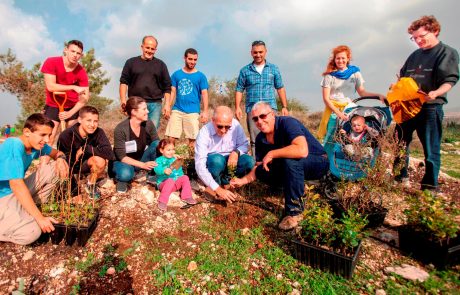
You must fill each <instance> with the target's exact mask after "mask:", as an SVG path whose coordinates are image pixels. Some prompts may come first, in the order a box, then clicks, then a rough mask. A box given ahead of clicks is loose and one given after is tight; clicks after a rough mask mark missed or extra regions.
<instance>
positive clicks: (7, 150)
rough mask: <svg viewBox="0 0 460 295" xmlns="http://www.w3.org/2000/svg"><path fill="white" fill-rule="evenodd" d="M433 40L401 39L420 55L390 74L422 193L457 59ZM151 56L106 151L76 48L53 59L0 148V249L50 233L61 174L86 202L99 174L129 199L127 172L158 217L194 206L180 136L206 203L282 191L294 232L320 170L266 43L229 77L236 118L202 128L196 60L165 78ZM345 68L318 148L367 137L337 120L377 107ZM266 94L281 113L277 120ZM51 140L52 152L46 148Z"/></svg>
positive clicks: (334, 67)
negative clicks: (405, 83)
mask: <svg viewBox="0 0 460 295" xmlns="http://www.w3.org/2000/svg"><path fill="white" fill-rule="evenodd" d="M439 32H440V25H439V23H438V21H437V20H436V19H435V18H434V17H433V16H423V17H422V18H420V19H418V20H416V21H414V22H413V23H412V24H411V25H410V27H409V29H408V33H409V34H410V35H411V39H412V40H413V41H415V42H416V43H417V45H418V46H419V49H418V50H416V51H415V52H414V53H413V54H411V55H410V56H409V58H408V59H407V61H406V62H405V64H404V66H403V67H402V68H401V71H400V77H412V78H413V79H415V80H416V81H417V83H418V84H419V86H420V88H421V90H422V91H424V92H425V93H426V95H427V99H428V101H427V102H426V103H425V104H424V106H423V108H422V111H421V112H420V113H419V114H418V115H417V116H416V117H414V118H413V119H410V120H409V121H407V122H404V123H403V124H401V126H400V128H401V130H402V132H400V134H399V136H400V139H401V140H403V141H404V143H405V144H406V147H407V150H408V146H409V144H410V142H411V139H412V133H413V131H414V130H416V131H417V133H418V135H419V137H420V139H421V141H422V145H423V148H424V152H425V162H426V172H425V176H424V178H423V179H422V188H430V189H437V186H438V182H437V177H438V173H439V168H440V158H439V156H440V140H441V132H442V118H443V113H442V106H443V104H445V103H447V99H446V93H447V92H448V91H449V90H450V89H451V88H452V87H453V86H454V85H455V83H456V82H457V81H458V77H459V71H458V54H457V52H456V51H455V50H454V49H452V48H451V47H449V46H447V45H445V44H443V43H442V42H440V41H439V39H438V36H439ZM157 47H158V40H157V39H156V38H155V37H153V36H146V37H144V38H143V39H142V44H141V51H142V54H141V55H140V56H137V57H133V58H130V59H128V60H127V61H126V63H125V65H124V67H123V71H122V74H121V77H120V87H119V94H120V103H121V108H122V111H123V112H124V113H125V114H126V115H127V119H126V120H124V121H122V122H120V123H119V124H118V125H117V126H116V128H115V131H114V143H113V148H112V147H111V145H110V142H109V140H108V138H107V136H106V134H105V133H104V131H103V130H102V129H101V128H99V127H98V123H99V114H98V110H97V109H95V108H94V107H91V106H88V105H87V104H88V100H89V97H90V94H89V87H88V86H89V84H88V77H87V74H86V72H85V70H84V68H83V67H82V66H81V65H80V64H79V63H78V62H79V60H80V58H81V56H82V54H83V44H82V43H81V42H80V41H77V40H72V41H70V42H68V43H67V45H66V47H65V49H64V55H63V56H60V57H51V58H48V59H47V60H46V61H45V63H44V64H43V67H42V72H43V73H44V77H45V85H46V106H45V110H44V114H33V115H31V116H30V117H29V118H28V119H27V120H26V122H25V125H24V129H23V134H22V135H21V136H20V137H19V138H10V139H8V140H7V141H5V142H4V143H3V144H2V145H0V241H11V242H15V243H19V244H28V243H31V242H33V241H34V240H35V239H37V238H38V236H39V235H40V233H41V232H42V231H43V232H49V231H52V230H53V229H54V228H53V222H54V220H53V219H52V218H48V217H44V216H43V215H42V214H41V212H40V211H39V210H38V208H37V206H36V204H35V203H39V202H43V201H44V199H45V198H46V196H47V194H48V193H49V191H50V189H51V188H52V186H53V184H55V183H56V181H57V179H58V177H67V176H68V175H69V174H70V175H72V174H79V175H80V174H82V175H86V174H87V175H88V178H87V186H86V188H87V192H88V194H89V196H90V197H92V198H98V197H99V195H100V193H99V191H98V188H97V181H98V179H100V178H102V177H104V173H105V171H106V170H108V172H109V175H111V176H112V177H113V178H114V179H115V180H116V190H117V191H118V192H120V193H124V192H126V191H127V190H128V188H129V183H130V182H131V181H132V180H133V179H134V177H135V175H136V173H137V172H139V171H146V172H147V182H148V183H150V184H153V185H156V186H157V187H158V188H159V190H160V197H159V200H158V208H159V209H160V210H166V209H167V203H168V199H169V195H170V194H171V192H173V191H177V190H181V194H180V195H181V199H182V200H183V201H184V202H185V203H188V204H196V200H194V199H193V197H192V193H191V185H190V179H189V177H188V176H187V175H184V172H183V170H182V167H181V166H182V165H181V159H180V157H178V156H177V155H176V154H175V143H176V141H177V139H179V138H180V137H181V135H182V131H184V133H185V138H186V139H187V141H188V145H189V147H190V148H193V149H194V155H195V156H194V157H195V168H196V172H197V174H198V177H199V179H200V180H201V182H202V183H203V184H204V185H205V187H206V191H207V192H208V194H210V195H211V196H213V197H214V198H216V199H220V200H223V201H226V202H233V201H235V200H236V195H235V194H234V192H233V191H232V190H231V188H235V187H240V186H243V185H245V184H248V183H250V182H252V181H255V180H256V179H257V180H259V181H262V182H265V183H267V184H269V185H270V186H272V187H276V188H277V189H282V191H283V194H284V199H285V217H284V218H283V219H282V220H281V222H280V223H279V228H280V229H284V230H289V229H292V228H294V227H296V226H297V225H298V222H299V221H300V219H301V218H302V211H303V202H302V196H303V195H304V189H305V188H304V181H305V180H316V179H320V178H322V177H323V176H324V175H325V174H326V173H327V172H328V170H329V161H328V157H327V153H326V150H325V148H324V147H323V145H322V144H321V143H320V142H319V141H318V140H317V139H316V138H315V136H313V135H312V133H311V132H310V131H309V130H308V129H307V128H306V127H305V126H304V125H303V124H302V123H301V122H300V121H299V120H297V119H295V118H293V117H291V116H289V112H288V101H287V99H286V91H285V88H284V84H283V81H282V77H281V73H280V70H279V68H278V67H277V66H276V65H274V64H272V63H269V62H268V61H267V60H266V54H267V48H266V45H265V43H264V42H263V41H254V42H253V43H252V45H251V56H252V58H253V61H252V62H251V63H249V64H248V65H246V66H244V67H243V68H242V69H241V70H240V73H239V76H238V80H237V84H236V95H235V109H234V110H232V109H231V108H230V107H228V106H224V105H221V106H218V107H216V108H215V109H214V112H213V114H212V116H211V120H210V121H209V118H208V82H207V79H206V76H205V75H204V74H203V73H202V72H200V71H198V70H197V69H196V64H197V61H198V52H197V51H196V50H195V49H193V48H189V49H187V50H186V51H185V53H184V66H183V67H182V68H181V69H179V70H177V71H176V72H174V73H173V75H172V76H170V75H169V72H168V68H167V66H166V64H165V63H164V62H163V61H161V60H160V59H158V58H156V57H155V53H156V50H157ZM350 60H351V50H350V49H349V48H348V47H347V46H338V47H336V48H334V49H333V51H332V56H331V58H330V60H329V62H328V64H327V67H326V71H325V72H324V73H323V80H322V81H321V86H322V94H323V100H324V103H325V106H326V109H325V112H324V116H323V119H322V122H321V125H320V129H319V130H318V134H317V136H318V137H319V138H322V137H323V136H324V135H325V130H326V129H327V128H328V124H333V121H334V120H336V118H339V119H341V120H351V122H352V132H353V133H352V134H349V135H347V138H348V139H349V140H350V141H352V142H355V141H359V140H360V139H361V138H362V137H363V136H364V135H365V133H366V132H372V130H370V129H369V128H366V126H365V122H363V118H360V117H356V118H348V116H347V114H346V112H344V109H345V108H347V107H349V106H350V105H351V103H352V101H351V100H352V98H353V97H355V96H356V94H355V93H358V94H359V95H361V96H378V97H379V98H380V99H381V100H382V101H383V100H384V99H385V96H384V95H381V94H376V93H371V92H368V91H366V90H365V88H364V79H363V77H362V74H361V73H360V69H359V68H358V67H356V66H353V65H351V64H350ZM244 93H245V94H246V99H245V106H244V113H246V124H247V127H248V131H249V140H248V138H247V137H246V135H245V132H244V129H243V127H242V125H241V123H240V121H241V120H242V119H243V117H244V116H243V109H242V106H241V103H242V100H243V94H244ZM276 94H277V95H278V97H279V100H280V102H281V106H282V109H281V110H278V109H277V101H276ZM59 96H63V97H64V98H65V101H64V109H63V110H62V109H61V110H60V109H59V103H58V101H57V99H56V98H57V97H59ZM161 115H163V116H164V117H165V118H166V119H168V120H169V121H168V124H167V126H166V132H165V138H164V139H161V140H160V138H159V136H158V133H157V129H158V128H159V125H160V119H161ZM60 121H66V122H67V124H68V126H69V127H68V128H67V129H66V130H65V131H63V132H62V133H61V134H60V135H59V137H57V134H58V130H59V128H58V126H59V123H60ZM200 123H202V124H203V126H202V127H201V129H200ZM55 138H57V147H58V148H57V149H54V148H52V147H51V145H52V144H53V143H54V141H55ZM324 140H325V142H326V141H327V139H324ZM48 143H49V145H48ZM43 155H48V156H49V157H50V158H52V159H54V161H48V162H45V163H44V164H43V165H39V167H38V170H37V171H36V172H34V173H32V174H31V175H29V176H28V177H26V178H24V176H25V172H26V171H27V169H28V167H29V165H30V163H31V161H32V160H33V159H35V158H38V157H39V156H43ZM405 160H406V165H405V166H404V169H403V170H402V172H401V173H400V175H399V177H400V180H401V181H404V180H405V179H406V178H407V157H406V159H405ZM69 166H70V167H69ZM106 167H108V169H107V168H106ZM233 176H236V177H233ZM232 177H233V178H232Z"/></svg>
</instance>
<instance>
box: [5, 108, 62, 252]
mask: <svg viewBox="0 0 460 295" xmlns="http://www.w3.org/2000/svg"><path fill="white" fill-rule="evenodd" d="M53 127H54V123H53V122H52V121H51V120H50V119H48V118H46V117H45V116H44V115H42V114H38V113H37V114H32V115H31V116H29V117H28V118H27V120H26V122H25V124H24V129H23V134H22V135H21V136H19V137H15V138H8V139H7V140H6V141H5V142H4V143H3V144H1V145H0V241H5V242H13V243H16V244H21V245H27V244H30V243H32V242H34V241H35V240H37V239H38V238H39V237H40V235H41V233H42V232H45V233H48V232H51V231H53V230H54V226H53V223H56V220H54V219H53V218H51V217H45V216H43V214H42V213H41V212H40V210H39V209H38V207H37V205H36V204H37V203H41V202H45V201H46V198H47V197H48V195H49V194H50V192H51V190H52V189H53V187H54V185H55V184H56V181H57V177H58V176H59V177H61V178H64V177H66V176H67V174H68V171H69V167H68V165H67V162H66V159H65V155H64V153H62V152H60V151H58V150H56V149H53V148H52V147H50V146H49V145H48V144H47V143H48V142H49V139H50V135H51V132H52V130H53ZM45 155H48V156H50V157H51V158H52V159H54V160H55V161H51V162H48V163H46V164H45V163H41V164H40V165H39V166H38V169H37V171H35V172H34V173H32V174H30V175H29V176H27V177H25V173H26V171H27V169H28V168H29V166H30V164H31V163H32V160H34V159H38V158H39V157H40V156H45Z"/></svg>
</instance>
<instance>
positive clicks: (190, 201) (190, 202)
mask: <svg viewBox="0 0 460 295" xmlns="http://www.w3.org/2000/svg"><path fill="white" fill-rule="evenodd" d="M182 201H183V202H185V203H187V204H189V205H196V203H197V202H196V200H195V199H194V198H192V197H190V198H188V199H183V200H182Z"/></svg>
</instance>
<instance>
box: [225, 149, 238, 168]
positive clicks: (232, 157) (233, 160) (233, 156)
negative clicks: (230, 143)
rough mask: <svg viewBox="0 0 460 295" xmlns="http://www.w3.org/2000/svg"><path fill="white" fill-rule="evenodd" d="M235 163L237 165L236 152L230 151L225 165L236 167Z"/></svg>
mask: <svg viewBox="0 0 460 295" xmlns="http://www.w3.org/2000/svg"><path fill="white" fill-rule="evenodd" d="M236 165H238V153H237V152H231V153H230V155H229V156H228V162H227V166H229V167H236Z"/></svg>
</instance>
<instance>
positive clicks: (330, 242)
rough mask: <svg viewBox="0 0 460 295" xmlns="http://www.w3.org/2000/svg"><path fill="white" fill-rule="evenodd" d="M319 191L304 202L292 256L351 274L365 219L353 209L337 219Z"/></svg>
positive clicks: (338, 271) (327, 269) (365, 222)
mask: <svg viewBox="0 0 460 295" xmlns="http://www.w3.org/2000/svg"><path fill="white" fill-rule="evenodd" d="M333 214H334V213H333V211H332V209H331V207H330V205H329V204H328V203H327V202H324V201H322V200H321V199H320V197H319V195H317V194H316V195H314V196H312V197H310V199H309V200H308V201H307V203H306V205H305V211H304V213H303V216H304V219H303V220H302V221H301V223H300V225H301V229H300V231H299V232H298V238H297V239H295V240H294V241H293V243H294V250H295V252H294V254H295V257H296V258H297V259H298V260H299V261H301V262H303V263H305V264H307V265H310V266H312V267H314V268H319V269H321V270H326V271H329V272H331V273H334V274H338V275H341V276H343V277H346V278H351V276H352V275H353V271H354V269H355V266H356V263H357V261H358V257H359V253H360V250H361V240H362V238H363V237H364V227H365V226H366V224H367V220H366V219H365V217H363V216H362V215H361V214H359V213H357V212H356V211H354V210H348V211H347V212H346V213H344V214H343V215H342V216H341V218H340V219H335V218H334V217H333Z"/></svg>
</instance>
